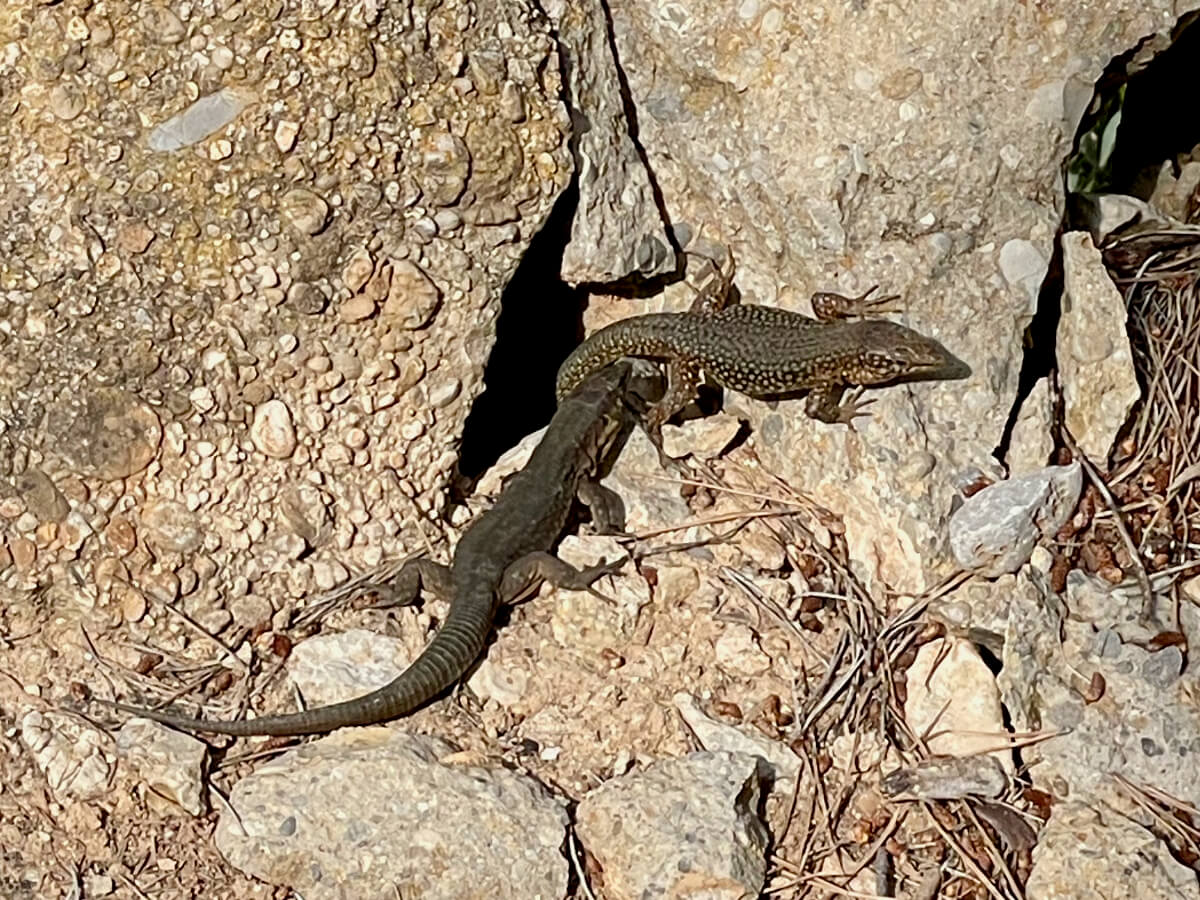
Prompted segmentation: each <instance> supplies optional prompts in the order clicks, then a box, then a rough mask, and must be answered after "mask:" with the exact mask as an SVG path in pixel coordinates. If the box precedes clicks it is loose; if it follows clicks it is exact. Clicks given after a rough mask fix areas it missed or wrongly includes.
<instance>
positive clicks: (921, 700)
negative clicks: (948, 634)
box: [904, 640, 1013, 772]
mask: <svg viewBox="0 0 1200 900" xmlns="http://www.w3.org/2000/svg"><path fill="white" fill-rule="evenodd" d="M907 683H908V698H907V699H906V700H905V703H904V718H905V721H906V722H907V723H908V727H909V728H910V729H911V730H912V732H913V734H918V735H921V736H922V737H924V738H925V739H926V741H927V742H928V744H929V751H930V752H931V753H935V754H939V755H943V756H972V755H975V754H982V753H986V752H989V751H991V753H992V755H993V756H994V758H995V759H996V760H997V761H999V762H1000V764H1001V765H1003V766H1004V767H1005V769H1007V770H1008V771H1010V772H1011V771H1012V769H1013V762H1012V751H1010V750H1007V749H1006V748H1005V745H1006V743H1007V734H1006V732H1005V728H1004V711H1003V710H1002V709H1001V707H1000V691H999V690H998V689H997V687H996V678H995V676H994V675H992V673H991V672H990V671H989V670H988V667H987V665H986V664H985V663H984V662H983V660H982V659H981V658H980V656H979V651H978V650H976V649H975V647H974V645H973V644H971V643H970V642H969V641H963V640H952V641H950V642H949V646H947V645H946V643H945V642H943V641H932V642H930V643H928V644H926V645H925V646H923V647H922V648H921V649H920V650H919V651H918V652H917V658H916V660H915V661H914V662H913V664H912V666H911V667H910V668H909V669H908V679H907Z"/></svg>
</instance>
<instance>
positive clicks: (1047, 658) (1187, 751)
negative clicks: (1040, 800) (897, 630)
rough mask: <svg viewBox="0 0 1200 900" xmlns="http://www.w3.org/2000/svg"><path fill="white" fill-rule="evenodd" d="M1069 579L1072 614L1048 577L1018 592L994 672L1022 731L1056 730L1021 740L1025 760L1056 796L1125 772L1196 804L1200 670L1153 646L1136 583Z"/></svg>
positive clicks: (1196, 624) (1184, 625)
mask: <svg viewBox="0 0 1200 900" xmlns="http://www.w3.org/2000/svg"><path fill="white" fill-rule="evenodd" d="M1073 576H1074V577H1072V578H1070V579H1069V580H1068V595H1069V598H1071V604H1072V606H1071V615H1070V616H1069V617H1064V616H1063V612H1064V610H1063V607H1062V605H1061V602H1060V601H1059V600H1058V598H1057V597H1056V596H1054V595H1052V594H1049V592H1048V589H1047V588H1046V587H1045V586H1044V585H1043V586H1042V589H1041V592H1040V593H1039V592H1038V591H1018V592H1014V593H1013V594H1012V596H1011V597H1010V604H1009V610H1008V622H1007V627H1006V630H1005V633H1004V645H1003V655H1002V658H1001V662H1002V664H1003V668H1002V669H1001V671H1000V675H999V677H998V679H997V680H998V683H999V686H1000V689H1001V692H1002V696H1003V700H1004V706H1005V708H1006V709H1007V710H1008V712H1009V715H1010V717H1011V720H1012V726H1013V728H1014V729H1015V730H1017V731H1026V730H1034V729H1037V730H1040V731H1042V732H1044V733H1047V734H1053V735H1054V736H1053V737H1050V738H1048V739H1047V740H1045V741H1041V742H1038V743H1037V744H1034V745H1030V746H1027V747H1024V748H1022V750H1021V755H1022V758H1023V761H1024V763H1025V765H1026V766H1027V767H1028V768H1029V770H1030V771H1031V772H1036V773H1037V775H1036V776H1035V778H1036V784H1037V785H1038V786H1040V787H1042V789H1044V790H1050V791H1052V792H1053V793H1054V795H1055V796H1058V797H1063V796H1069V797H1071V798H1072V799H1074V800H1080V801H1083V802H1092V801H1093V800H1095V799H1096V798H1098V797H1102V796H1103V792H1105V791H1106V790H1107V789H1108V788H1109V787H1110V786H1111V784H1112V780H1113V779H1114V777H1117V776H1119V777H1121V778H1124V779H1127V780H1128V781H1129V782H1132V783H1134V784H1140V785H1149V786H1152V787H1153V788H1155V789H1156V790H1158V791H1161V792H1163V793H1165V794H1168V795H1170V796H1173V797H1175V798H1177V799H1178V800H1179V801H1180V802H1182V803H1186V804H1190V805H1192V806H1200V783H1198V782H1197V780H1196V778H1195V765H1194V764H1193V757H1194V756H1196V754H1197V752H1198V751H1197V748H1200V709H1197V707H1196V703H1195V697H1196V696H1197V695H1200V672H1197V671H1196V670H1195V667H1194V666H1192V667H1189V668H1187V669H1184V668H1183V659H1182V657H1181V656H1180V655H1179V653H1178V650H1179V648H1178V647H1176V646H1174V645H1171V644H1167V645H1166V646H1165V647H1163V648H1162V649H1160V650H1158V651H1157V652H1152V651H1151V649H1147V648H1148V647H1151V648H1152V647H1155V646H1157V644H1153V643H1150V642H1149V638H1150V637H1151V636H1152V634H1153V632H1151V631H1150V630H1148V629H1146V628H1145V627H1144V626H1142V625H1140V624H1138V623H1136V621H1134V620H1136V618H1137V614H1138V611H1139V601H1138V599H1137V597H1136V592H1135V591H1125V590H1114V589H1113V588H1111V587H1110V586H1107V585H1103V583H1102V582H1100V581H1099V579H1095V578H1092V577H1090V576H1086V575H1084V574H1083V573H1078V574H1077V575H1076V574H1075V573H1073ZM1072 582H1075V584H1074V585H1072ZM1179 611H1180V630H1181V631H1182V633H1183V635H1184V638H1185V640H1187V642H1188V644H1189V645H1190V644H1192V643H1193V642H1194V641H1196V640H1200V611H1197V610H1196V609H1195V608H1194V607H1192V606H1191V605H1190V604H1187V603H1184V604H1181V605H1180V607H1179ZM1123 632H1128V634H1129V638H1128V642H1127V640H1126V638H1124V637H1122V633H1123ZM1135 642H1136V643H1135ZM910 686H911V679H910Z"/></svg>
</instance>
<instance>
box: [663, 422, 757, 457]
mask: <svg viewBox="0 0 1200 900" xmlns="http://www.w3.org/2000/svg"><path fill="white" fill-rule="evenodd" d="M741 430H742V423H741V420H739V419H736V418H734V417H733V416H728V415H723V414H719V415H715V416H706V417H704V418H703V419H690V420H689V421H687V422H685V423H684V424H683V425H664V426H663V431H662V436H663V451H664V452H665V453H666V454H667V456H670V457H672V458H673V459H682V458H683V457H685V456H687V455H688V454H689V453H690V454H692V455H693V456H695V457H696V458H697V459H714V458H716V457H718V456H720V455H721V451H723V450H724V449H725V448H726V447H728V446H729V444H730V443H731V442H732V441H733V439H734V438H735V437H737V435H738V432H739V431H741Z"/></svg>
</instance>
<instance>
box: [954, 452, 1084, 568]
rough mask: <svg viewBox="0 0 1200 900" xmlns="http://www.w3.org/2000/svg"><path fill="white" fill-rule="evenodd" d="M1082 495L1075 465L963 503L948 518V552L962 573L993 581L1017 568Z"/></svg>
mask: <svg viewBox="0 0 1200 900" xmlns="http://www.w3.org/2000/svg"><path fill="white" fill-rule="evenodd" d="M1082 490H1083V470H1082V469H1081V468H1080V465H1079V463H1077V462H1076V463H1072V464H1071V465H1069V466H1049V467H1047V468H1045V469H1041V470H1040V471H1037V472H1033V473H1030V474H1029V475H1022V476H1020V477H1018V478H1010V479H1008V480H1007V481H1001V482H998V483H997V484H993V485H991V486H990V487H986V488H984V489H983V490H982V491H980V492H979V493H977V494H974V495H972V496H970V497H968V498H967V500H966V502H964V503H963V505H962V506H961V507H959V509H958V510H957V511H956V512H955V513H954V515H953V516H951V517H950V549H951V550H952V551H953V553H954V558H955V560H957V561H958V564H959V565H960V566H962V567H963V568H964V569H967V570H969V571H972V572H976V573H978V574H980V575H984V576H986V577H995V576H997V575H1003V574H1005V573H1008V572H1015V571H1017V569H1019V568H1021V566H1023V565H1024V564H1025V562H1026V561H1027V560H1028V559H1029V556H1030V554H1032V553H1033V548H1034V546H1035V545H1036V544H1037V542H1038V541H1039V540H1040V539H1042V538H1051V537H1053V536H1054V534H1055V533H1056V532H1057V531H1058V529H1060V528H1062V526H1063V524H1064V523H1066V521H1067V519H1068V518H1070V516H1071V513H1072V512H1073V511H1074V509H1075V504H1076V503H1078V502H1079V494H1080V492H1081V491H1082Z"/></svg>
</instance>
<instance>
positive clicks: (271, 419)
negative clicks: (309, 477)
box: [250, 400, 296, 459]
mask: <svg viewBox="0 0 1200 900" xmlns="http://www.w3.org/2000/svg"><path fill="white" fill-rule="evenodd" d="M250 440H251V441H253V442H254V446H255V448H257V449H258V451H259V452H260V453H265V454H266V455H267V456H271V457H274V458H275V459H286V458H288V457H289V456H291V455H292V454H293V453H294V452H295V451H296V429H295V427H294V426H293V425H292V411H291V410H290V409H288V407H287V405H286V404H284V402H283V401H282V400H268V401H267V402H266V403H263V404H262V405H260V406H259V407H258V408H257V409H256V410H255V411H254V421H253V423H252V424H251V426H250Z"/></svg>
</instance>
